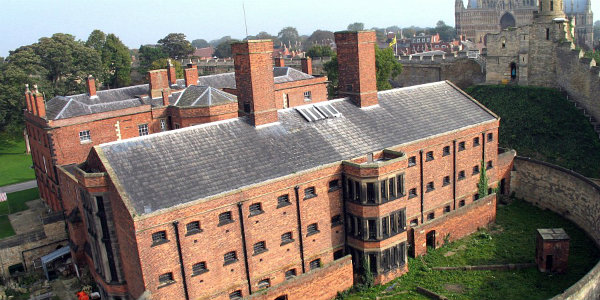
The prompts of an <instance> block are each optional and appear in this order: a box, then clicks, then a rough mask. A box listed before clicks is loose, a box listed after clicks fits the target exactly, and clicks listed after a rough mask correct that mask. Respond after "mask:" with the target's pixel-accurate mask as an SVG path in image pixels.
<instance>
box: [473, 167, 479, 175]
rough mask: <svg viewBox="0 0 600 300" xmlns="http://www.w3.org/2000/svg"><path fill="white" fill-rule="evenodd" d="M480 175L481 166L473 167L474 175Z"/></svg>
mask: <svg viewBox="0 0 600 300" xmlns="http://www.w3.org/2000/svg"><path fill="white" fill-rule="evenodd" d="M477 174H479V166H474V167H473V175H477Z"/></svg>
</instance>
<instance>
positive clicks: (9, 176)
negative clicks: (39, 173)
mask: <svg viewBox="0 0 600 300" xmlns="http://www.w3.org/2000/svg"><path fill="white" fill-rule="evenodd" d="M32 165H33V163H32V161H31V155H29V154H27V153H25V141H24V140H23V137H13V136H10V135H8V134H5V133H0V186H4V185H9V184H13V183H19V182H23V181H28V180H33V179H35V173H34V172H33V169H32V168H31V166H32Z"/></svg>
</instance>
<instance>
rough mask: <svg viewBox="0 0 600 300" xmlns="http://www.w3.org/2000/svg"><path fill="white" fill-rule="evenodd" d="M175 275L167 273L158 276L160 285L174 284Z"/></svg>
mask: <svg viewBox="0 0 600 300" xmlns="http://www.w3.org/2000/svg"><path fill="white" fill-rule="evenodd" d="M173 281H174V280H173V273H172V272H169V273H165V274H161V275H159V276H158V283H159V284H161V285H163V284H169V283H171V282H173Z"/></svg>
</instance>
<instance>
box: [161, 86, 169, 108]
mask: <svg viewBox="0 0 600 300" xmlns="http://www.w3.org/2000/svg"><path fill="white" fill-rule="evenodd" d="M162 100H163V106H169V92H168V91H167V90H165V89H163V90H162Z"/></svg>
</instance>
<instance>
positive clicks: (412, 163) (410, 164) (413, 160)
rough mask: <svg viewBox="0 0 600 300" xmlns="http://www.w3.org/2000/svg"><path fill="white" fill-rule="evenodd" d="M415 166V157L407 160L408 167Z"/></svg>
mask: <svg viewBox="0 0 600 300" xmlns="http://www.w3.org/2000/svg"><path fill="white" fill-rule="evenodd" d="M415 165H417V157H416V156H411V157H409V158H408V166H409V167H412V166H415Z"/></svg>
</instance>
